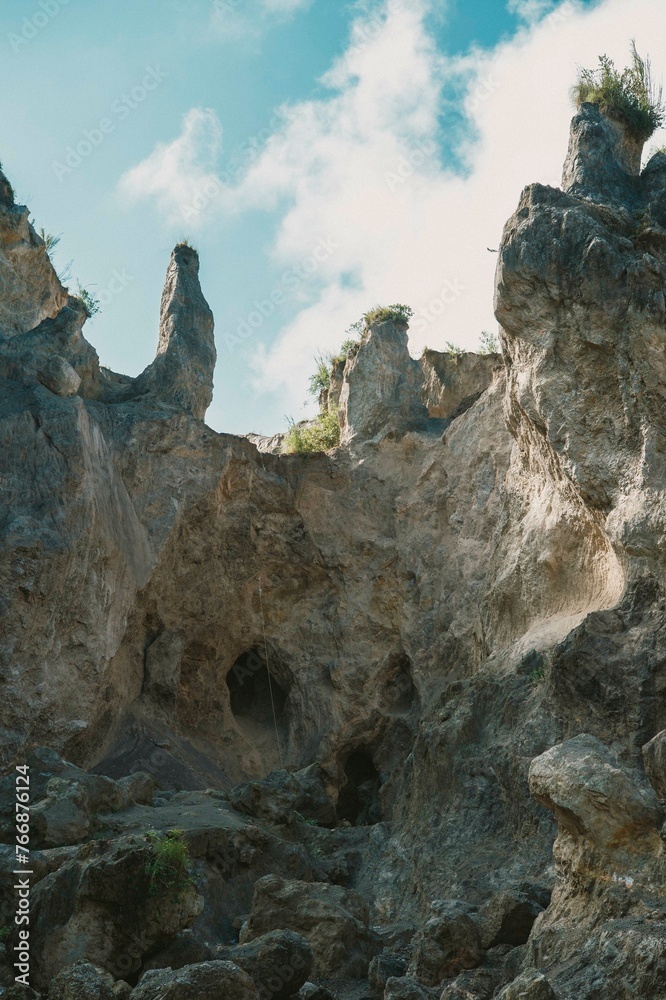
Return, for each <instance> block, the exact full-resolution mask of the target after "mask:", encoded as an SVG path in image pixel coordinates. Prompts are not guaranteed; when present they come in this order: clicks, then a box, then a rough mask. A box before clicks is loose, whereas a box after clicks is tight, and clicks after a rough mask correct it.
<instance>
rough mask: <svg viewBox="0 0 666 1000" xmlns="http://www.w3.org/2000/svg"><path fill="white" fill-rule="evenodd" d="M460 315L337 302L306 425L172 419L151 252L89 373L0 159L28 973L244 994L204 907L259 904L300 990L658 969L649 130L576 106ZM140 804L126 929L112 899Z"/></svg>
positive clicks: (209, 371) (199, 360)
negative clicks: (285, 437)
mask: <svg viewBox="0 0 666 1000" xmlns="http://www.w3.org/2000/svg"><path fill="white" fill-rule="evenodd" d="M495 308H496V315H497V319H498V321H499V323H500V338H501V345H502V355H501V357H500V356H477V355H467V356H464V357H460V358H453V357H451V356H450V355H446V354H439V353H438V352H435V351H427V352H425V354H424V356H423V358H422V359H421V361H420V362H417V361H415V360H413V359H412V358H411V357H410V356H409V352H408V333H407V329H406V328H405V326H404V325H401V324H397V323H393V322H384V323H377V324H374V325H373V326H372V327H371V328H370V329H367V330H366V331H365V333H364V335H363V337H362V339H361V343H360V346H359V348H358V351H356V352H355V353H354V354H353V356H352V357H350V358H348V359H347V361H346V363H345V365H344V367H343V366H338V368H337V369H336V371H335V372H334V379H333V382H332V384H331V389H330V391H329V393H328V394H326V398H325V400H324V404H325V405H326V406H327V407H329V406H337V407H338V414H339V420H340V426H341V432H342V445H341V446H340V447H339V448H337V449H334V450H332V451H330V452H328V453H326V454H315V455H302V454H300V455H299V454H296V455H284V456H283V455H281V454H280V436H279V435H277V436H276V437H274V438H271V439H262V438H258V437H256V436H252V435H251V436H248V437H247V438H239V437H234V436H231V435H226V434H219V433H216V432H214V431H212V430H211V429H210V428H208V427H206V425H205V424H204V422H203V417H204V415H205V411H206V407H207V405H208V403H209V402H210V398H211V392H212V375H213V367H214V363H215V348H214V341H213V330H212V316H211V314H210V310H209V309H208V306H207V305H206V302H205V300H204V298H203V295H202V292H201V289H200V286H199V281H198V259H197V256H196V253H195V252H194V251H193V250H192V249H191V248H189V247H187V246H183V245H180V246H178V247H176V248H175V250H174V252H173V254H172V257H171V261H170V263H169V267H168V272H167V281H166V286H165V291H164V296H163V299H162V307H161V325H160V338H159V343H158V349H157V356H156V359H155V361H154V362H153V363H152V364H151V365H150V366H149V367H148V368H147V369H146V371H145V372H144V373H143V374H142V375H140V376H138V377H137V378H135V379H131V378H128V377H126V376H122V375H117V374H115V373H113V372H109V371H108V370H106V369H103V368H101V367H100V366H99V363H98V360H97V355H96V352H95V351H94V348H93V347H92V346H91V345H90V344H89V343H88V341H87V340H86V339H85V337H84V336H83V332H82V329H83V325H84V323H85V321H86V318H87V316H86V312H85V308H84V306H83V304H82V303H81V302H80V301H79V300H77V299H76V298H75V297H73V296H71V295H68V294H67V292H66V290H65V289H63V288H62V286H61V285H60V283H59V282H58V280H57V277H56V275H55V274H54V272H53V270H52V268H51V266H50V263H49V261H48V257H47V255H46V251H45V247H44V246H43V244H42V242H41V241H40V239H39V237H38V236H37V235H36V233H35V232H34V230H32V229H31V227H30V226H29V224H28V221H27V210H26V209H24V208H22V207H21V206H17V205H15V203H14V199H13V195H12V192H11V187H10V186H9V184H8V182H7V181H6V179H5V178H4V177H0V379H2V404H1V406H0V490H1V491H2V508H1V511H2V514H1V516H2V519H3V520H2V524H1V525H0V581H1V587H0V594H1V598H0V614H1V616H2V619H1V620H2V639H1V645H0V654H1V658H0V676H1V677H2V684H3V687H2V694H3V697H2V709H1V710H0V725H1V726H2V729H1V733H0V735H1V741H0V742H1V747H2V755H3V760H4V762H5V763H6V764H7V765H9V764H12V763H13V762H14V761H17V760H23V759H25V757H26V756H27V754H28V753H29V752H30V751H31V750H32V749H33V748H34V747H44V746H45V745H48V746H50V747H52V748H53V750H55V751H58V752H59V753H62V754H63V755H64V756H65V757H67V759H68V760H70V761H72V762H73V763H72V764H66V763H65V762H64V761H62V760H61V758H59V757H58V756H57V754H55V753H54V752H53V751H46V750H43V749H42V750H39V751H38V752H37V756H36V757H35V758H34V759H35V761H36V764H35V767H36V768H37V769H38V773H39V780H37V781H36V784H35V788H34V796H33V798H34V808H35V814H36V816H37V817H38V832H39V837H40V842H39V845H38V846H39V850H36V851H35V861H34V863H35V871H36V873H37V874H36V885H35V888H34V890H33V892H34V898H35V900H36V904H37V909H36V928H37V933H38V934H39V935H40V936H41V937H40V940H43V941H44V942H45V943H44V948H43V957H42V958H41V959H40V962H41V965H40V966H39V969H40V972H39V977H40V978H39V982H38V985H39V987H40V988H41V989H44V990H46V988H47V986H48V981H49V979H51V978H53V977H56V976H62V979H61V980H59V982H63V983H66V982H69V981H70V980H71V981H72V982H74V981H78V980H77V976H79V978H81V976H82V975H83V974H82V973H80V971H79V972H76V973H70V972H68V971H67V970H68V969H71V967H72V966H74V963H75V962H76V961H78V960H83V961H86V962H88V963H90V964H91V965H93V966H99V967H100V968H101V970H102V971H101V972H99V975H101V976H103V975H107V974H110V975H111V977H112V979H115V980H116V982H115V984H114V985H113V987H112V988H113V990H114V991H116V992H115V993H114V995H118V996H120V995H123V996H124V995H126V992H127V990H129V989H130V988H132V989H133V991H134V992H133V994H132V995H133V996H135V997H137V998H146V1000H149V998H151V997H153V996H155V997H156V998H157V997H158V996H159V997H167V996H168V997H174V998H177V997H181V996H183V997H184V996H187V997H194V996H199V995H201V996H207V997H209V996H216V995H218V994H219V995H220V996H225V997H226V996H231V995H234V996H236V995H237V996H239V997H244V998H250V997H253V996H255V995H258V994H260V993H261V991H260V990H259V989H258V987H257V983H256V979H253V976H252V975H250V974H248V971H247V970H248V969H250V971H251V972H252V971H254V973H255V976H258V975H259V974H258V973H257V972H256V969H255V968H254V966H253V965H252V962H253V959H252V958H251V957H250V958H248V959H247V969H246V968H245V966H244V971H243V970H240V969H239V968H238V967H236V966H235V965H234V964H233V954H234V951H233V949H234V948H235V947H238V938H239V936H240V939H241V941H242V942H243V944H241V945H240V946H239V947H240V948H245V947H246V945H247V949H246V951H244V952H242V954H243V955H249V956H252V955H254V954H255V953H256V954H257V955H258V954H259V953H260V952H261V953H262V954H264V953H265V952H263V951H262V949H261V948H260V947H259V944H257V946H256V948H255V949H254V950H252V948H250V944H253V942H254V940H255V939H256V941H257V942H259V941H260V940H261V938H262V936H264V935H266V934H280V932H291V934H293V935H299V934H300V935H302V936H303V937H304V938H306V939H307V941H309V945H310V947H311V948H312V951H313V956H314V967H313V972H312V975H313V976H314V978H315V979H316V982H315V983H314V984H312V983H306V984H305V985H303V986H302V987H301V988H300V991H299V994H298V995H299V996H301V997H303V998H305V997H306V996H311V997H317V996H320V997H322V998H323V997H328V998H330V997H331V996H333V997H340V998H344V997H349V998H350V1000H351V998H352V997H354V998H356V997H358V998H360V996H361V992H359V990H360V991H362V990H363V989H365V988H366V987H365V986H364V985H363V984H364V983H367V982H368V976H370V980H369V982H370V986H368V987H367V988H368V989H372V990H374V991H375V993H374V995H376V996H381V995H382V993H383V995H384V997H385V1000H389V998H395V1000H399V998H418V1000H428V998H433V1000H439V998H440V997H468V998H469V997H474V998H479V1000H483V998H489V997H491V996H493V995H495V996H500V995H501V996H503V997H506V998H513V997H516V998H517V997H535V998H537V997H544V998H546V997H547V998H553V997H555V998H561V1000H598V998H599V997H601V996H603V997H606V996H608V997H613V998H615V997H617V998H622V1000H623V998H630V997H631V998H632V1000H635V998H637V997H641V998H651V997H655V998H657V997H663V996H664V995H666V944H665V942H666V908H665V900H666V888H665V885H664V875H665V871H664V861H663V834H662V822H663V808H664V794H665V790H666V770H665V767H666V765H665V764H664V760H665V754H664V741H665V736H664V733H665V732H666V666H665V664H666V639H665V636H666V596H665V594H664V583H663V581H664V569H665V565H664V563H665V559H666V555H665V552H666V550H665V547H664V537H665V536H666V531H665V529H666V504H665V497H664V490H665V488H666V461H665V454H664V453H665V449H666V420H665V418H664V413H665V412H666V407H665V403H666V398H665V397H666V388H665V387H666V353H665V349H666V156H664V155H663V154H661V153H658V154H656V155H655V156H654V157H652V159H651V160H650V162H649V163H648V164H647V165H646V166H645V167H644V168H643V170H642V171H641V170H640V150H636V149H634V148H633V147H632V144H631V142H630V141H629V140H628V139H627V137H626V136H625V135H624V134H623V132H622V129H621V128H620V127H619V126H618V125H617V123H614V122H611V121H609V120H607V119H605V118H604V117H603V116H602V115H601V114H600V112H599V110H598V109H597V108H596V107H595V106H593V105H583V106H582V107H581V109H580V111H579V112H578V113H577V114H576V116H575V118H574V120H573V123H572V131H571V140H570V146H569V151H568V154H567V160H566V164H565V169H564V177H563V186H562V189H555V188H549V187H544V186H543V185H539V184H535V185H530V186H529V187H527V188H526V189H525V190H524V191H523V193H522V195H521V196H520V200H519V204H518V208H517V210H516V212H515V214H514V215H513V216H512V217H511V219H509V221H508V222H507V224H506V227H505V230H504V234H503V237H502V241H501V245H500V251H499V258H498V268H497V282H496V301H495ZM49 753H51V756H49ZM58 762H60V763H58ZM75 765H76V766H75ZM84 771H86V772H89V773H88V774H87V775H86V776H85V777H83V776H82V775H83V772H84ZM131 775H135V777H133V778H130V776H131ZM269 775H270V777H269ZM95 776H97V777H98V778H104V777H106V778H107V779H108V781H109V782H110V784H108V785H105V784H104V782H103V781H102V783H101V784H100V783H99V782H98V783H95V781H94V780H93V779H94V777H95ZM8 780H9V783H8V784H7V783H6V782H5V783H4V784H3V785H2V786H1V788H0V795H2V796H3V798H2V802H0V806H1V807H2V808H1V809H0V816H1V818H2V828H3V839H4V840H5V842H6V843H7V844H8V845H9V844H11V831H10V829H9V827H10V826H11V824H10V823H9V818H10V812H11V809H12V808H13V805H12V800H11V794H10V793H11V779H8ZM123 782H124V784H123ZM153 789H154V790H153ZM114 796H115V798H114ZM5 800H6V801H5ZM111 802H115V806H112V805H111ZM94 803H97V805H95V804H94ZM113 808H116V812H113V811H111V810H112V809H113ZM151 828H154V829H156V830H158V831H159V830H162V831H166V830H169V829H173V828H178V829H180V830H182V831H183V836H184V838H185V841H186V843H187V847H188V850H189V855H190V859H191V862H192V866H193V872H194V875H193V877H195V883H193V884H192V886H191V887H190V889H189V890H188V892H187V893H185V894H184V895H182V896H181V897H179V899H178V900H177V901H176V902H174V903H173V904H172V905H171V906H170V907H167V911H166V912H167V916H168V920H167V921H166V924H165V925H160V923H159V920H158V919H157V915H156V912H155V911H154V908H151V907H152V903H151V902H150V899H148V900H147V901H146V902H145V908H144V910H142V911H141V913H143V915H144V919H143V922H141V920H140V919H139V916H140V913H139V910H138V909H137V910H136V912H135V913H134V914H133V917H132V920H133V921H134V923H132V922H131V921H130V922H129V923H128V922H127V921H126V920H125V921H124V920H122V919H121V918H120V916H119V910H118V907H119V906H120V901H119V899H118V898H117V891H119V890H118V889H117V887H118V886H121V885H123V884H126V886H127V891H128V892H129V887H130V885H131V884H136V885H138V884H140V880H141V878H142V876H141V871H142V870H143V867H145V858H146V855H148V856H149V855H150V841H149V840H148V841H147V840H146V838H145V834H146V831H147V830H149V829H151ZM91 837H94V838H96V839H95V840H91V839H90V838H91ZM36 847H37V845H36ZM2 850H3V851H4V850H5V849H4V848H3V849H2ZM7 850H9V847H8V848H7ZM10 862H11V858H10V856H9V854H8V855H7V856H5V854H4V853H1V852H0V865H2V868H3V870H4V871H8V870H10V869H8V867H7V866H8V865H9V864H10ZM121 876H122V877H121ZM123 879H124V880H125V882H124V883H123V881H122V880H123ZM114 886H115V887H116V889H114ZM114 893H116V895H114ZM2 899H3V904H2V905H3V907H4V912H6V913H8V912H9V911H8V910H7V909H6V907H7V905H8V903H7V897H6V895H4V896H3V897H2ZM137 921H138V923H137ZM164 927H166V930H165V929H164ZM79 940H82V941H83V942H84V945H83V950H81V948H78V950H77V947H78V946H76V944H75V942H77V941H79ZM280 940H281V941H282V938H281V939H280ZM290 940H291V939H290ZM253 947H254V945H253ZM280 947H282V945H281V946H280ZM305 947H307V946H305ZM287 952H289V949H287ZM216 954H217V955H220V956H222V959H223V958H224V956H225V955H230V956H232V957H231V961H230V962H227V961H226V960H222V959H221V960H220V961H218V962H217V963H216V960H215V955H216ZM238 954H240V952H238ZM168 956H172V959H171V960H172V961H174V962H175V963H176V964H178V963H179V962H180V961H181V959H183V961H184V965H182V967H179V968H177V969H172V968H171V967H170V966H169V967H162V965H161V963H163V962H167V961H168V960H169V959H168ZM173 956H176V957H173ZM177 956H180V958H178V957H177ZM211 956H212V958H211ZM258 961H259V960H258V959H257V962H258ZM155 963H160V964H155ZM291 971H292V973H293V971H294V970H293V969H292V970H291ZM88 974H90V976H92V977H93V978H94V975H97V974H98V973H89V970H88V972H86V975H88ZM68 977H69V978H68ZM126 979H127V981H126ZM278 979H279V981H280V982H281V983H282V986H280V987H278V991H279V990H282V992H283V993H284V990H285V989H286V988H287V987H285V985H284V984H285V982H286V983H291V982H293V983H294V984H296V983H297V982H302V977H301V978H299V977H298V976H296V977H295V978H293V979H290V978H289V976H286V978H285V976H284V975H281V976H279V977H278ZM4 981H5V980H2V982H3V983H4ZM105 982H106V980H105ZM58 988H60V987H58ZM109 988H111V987H109ZM294 988H296V986H295V985H294ZM502 991H503V992H502ZM261 995H263V994H261ZM363 995H365V994H363Z"/></svg>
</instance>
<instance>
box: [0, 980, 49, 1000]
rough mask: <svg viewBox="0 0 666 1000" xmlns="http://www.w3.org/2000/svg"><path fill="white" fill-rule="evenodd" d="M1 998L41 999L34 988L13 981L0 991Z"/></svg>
mask: <svg viewBox="0 0 666 1000" xmlns="http://www.w3.org/2000/svg"><path fill="white" fill-rule="evenodd" d="M0 996H1V997H2V1000H41V994H40V993H37V991H36V990H33V989H31V988H30V987H29V986H23V985H22V984H21V983H15V984H14V985H13V986H10V987H9V988H8V989H7V990H4V991H3V992H2V993H0Z"/></svg>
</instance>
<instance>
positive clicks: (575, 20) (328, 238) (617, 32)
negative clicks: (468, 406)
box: [0, 0, 666, 433]
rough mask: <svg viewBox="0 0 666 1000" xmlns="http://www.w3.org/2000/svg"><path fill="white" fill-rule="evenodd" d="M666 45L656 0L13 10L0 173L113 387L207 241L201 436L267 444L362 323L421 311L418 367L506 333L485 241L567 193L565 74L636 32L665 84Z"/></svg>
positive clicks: (59, 2) (282, 2)
mask: <svg viewBox="0 0 666 1000" xmlns="http://www.w3.org/2000/svg"><path fill="white" fill-rule="evenodd" d="M663 27H664V8H663V0H596V2H594V0H587V2H585V0H562V2H559V3H558V2H550V0H506V2H505V0H475V2H474V3H470V2H469V0H448V2H447V0H364V2H345V0H133V2H128V0H125V2H118V0H95V2H94V3H91V2H90V0H34V2H33V0H2V4H1V6H0V48H1V49H2V57H1V58H0V160H1V161H2V163H3V164H4V168H5V170H6V172H7V174H8V176H9V178H10V180H11V181H12V182H13V184H14V186H15V188H16V191H17V195H18V196H19V198H20V200H21V201H23V202H25V203H26V204H28V205H29V206H30V209H31V211H32V214H33V217H34V220H35V223H36V225H37V226H38V227H42V226H43V227H44V228H45V229H46V230H47V231H49V232H53V233H55V234H62V240H61V244H60V247H59V249H58V258H57V264H58V266H59V267H60V268H65V267H66V266H67V265H68V263H69V262H70V261H72V265H71V271H72V275H73V280H72V282H71V283H70V284H73V285H74V286H75V285H76V282H77V281H81V283H82V284H83V285H84V286H87V287H88V288H89V289H90V290H91V291H92V292H94V293H95V294H96V295H97V296H98V297H99V298H100V299H101V300H102V302H103V310H102V312H101V314H100V315H99V316H97V317H95V318H94V319H93V320H92V321H91V322H90V323H89V324H88V325H87V327H86V333H87V336H88V338H89V339H90V340H91V341H92V342H93V343H94V345H95V346H96V348H97V350H98V351H99V354H100V357H101V359H102V362H103V363H104V364H107V365H109V366H110V367H112V368H114V369H115V370H118V371H124V372H128V373H130V374H135V373H137V372H139V371H140V370H141V369H142V368H143V367H144V366H145V365H146V364H148V363H149V362H150V360H151V359H152V356H153V353H154V350H155V346H156V342H157V322H158V313H159V299H160V293H161V288H162V283H163V280H164V272H165V269H166V265H167V262H168V257H169V252H170V249H171V247H172V246H173V244H174V243H175V242H177V241H178V240H179V239H182V238H184V237H187V238H189V240H190V241H191V242H193V243H194V244H195V245H196V246H197V248H198V249H199V252H200V255H201V278H202V284H203V288H204V293H205V295H206V297H207V299H208V301H209V302H210V304H211V306H212V308H213V311H214V313H215V319H216V340H217V348H218V366H217V371H216V379H215V399H214V402H213V405H212V407H211V409H210V411H209V414H208V422H209V423H210V424H211V426H213V427H215V428H216V429H218V430H224V431H230V432H233V433H246V432H248V431H257V432H261V433H271V432H273V431H276V430H279V429H282V428H283V427H284V426H285V423H286V419H287V418H293V419H300V418H301V417H303V416H304V415H306V414H307V413H308V412H310V411H309V410H308V409H307V407H305V406H304V404H305V402H306V398H307V392H306V388H307V380H308V375H309V373H310V371H311V370H312V368H313V356H314V355H315V354H317V353H318V352H319V351H326V350H335V349H336V348H338V347H339V345H340V344H341V342H342V341H343V340H344V339H345V331H346V329H347V327H348V326H349V325H350V324H351V323H353V322H354V321H355V320H357V319H358V318H359V316H360V315H361V314H362V313H363V312H364V311H366V310H367V309H369V308H371V307H372V306H375V305H378V304H390V303H394V302H404V303H407V304H409V305H411V307H412V308H413V309H414V313H415V317H414V319H413V321H412V327H411V331H410V344H411V349H412V352H413V354H414V355H415V356H418V354H419V353H420V351H421V350H422V349H423V347H424V346H426V345H428V346H431V347H434V348H440V349H441V348H443V347H444V344H445V342H446V341H453V342H454V343H456V344H458V345H461V346H463V347H465V348H467V349H470V350H471V349H474V348H475V346H476V345H477V344H478V341H479V336H480V334H481V332H482V331H483V330H488V331H493V330H495V328H496V325H495V321H494V319H493V313H492V293H493V271H494V266H495V261H496V256H495V254H493V253H490V252H489V250H488V248H490V249H491V250H492V249H495V248H496V247H497V246H498V243H499V239H500V234H501V230H502V226H503V223H504V222H505V220H506V219H507V217H508V216H509V215H510V214H511V212H512V211H513V209H514V208H515V205H516V203H517V200H518V197H519V195H520V191H521V189H522V188H523V187H524V185H525V184H528V183H530V182H532V181H537V180H538V181H541V182H543V183H548V184H558V183H559V178H560V173H561V166H562V161H563V159H564V155H565V152H566V145H567V135H568V123H569V119H570V117H571V107H570V103H569V96H568V92H569V88H570V86H571V83H572V82H573V79H574V77H575V74H576V68H577V66H580V65H589V66H593V65H595V64H596V60H597V56H598V55H599V54H601V53H602V52H607V53H608V54H609V55H610V56H611V57H613V58H614V59H615V60H616V62H618V63H622V64H624V62H625V61H626V58H627V56H628V50H629V42H630V39H631V38H633V37H635V39H636V42H637V45H638V48H639V50H640V51H641V52H648V53H649V54H650V55H651V57H652V61H653V66H654V70H655V72H656V75H657V77H658V78H661V76H662V75H663V73H664V72H666V33H664V31H663ZM653 141H654V142H655V143H659V144H662V143H663V142H664V141H666V140H665V138H664V137H663V136H661V135H658V136H655V139H654V140H653Z"/></svg>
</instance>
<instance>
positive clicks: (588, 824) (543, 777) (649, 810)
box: [516, 734, 661, 943]
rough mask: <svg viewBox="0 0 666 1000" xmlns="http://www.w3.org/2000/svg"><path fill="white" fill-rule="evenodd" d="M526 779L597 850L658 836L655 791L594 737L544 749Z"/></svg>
mask: <svg viewBox="0 0 666 1000" xmlns="http://www.w3.org/2000/svg"><path fill="white" fill-rule="evenodd" d="M529 779H530V788H531V790H532V794H533V795H535V796H536V798H537V799H538V800H539V802H542V803H543V804H544V805H545V806H547V807H548V808H549V809H552V810H553V812H554V813H555V817H556V819H557V821H558V823H559V825H560V826H561V827H562V828H563V829H565V830H567V831H568V832H569V833H571V834H573V835H575V836H584V837H588V838H589V839H590V840H591V841H592V842H593V843H594V844H596V845H597V846H599V847H601V848H615V847H622V846H625V845H629V844H631V845H634V846H638V845H639V844H640V841H641V839H642V838H646V837H647V838H649V837H654V836H655V835H656V831H657V825H658V823H659V820H660V818H661V811H660V809H659V805H658V803H657V799H656V796H655V795H654V792H653V791H652V789H651V788H649V786H647V785H640V784H639V783H638V780H637V778H636V777H634V776H632V775H630V774H629V773H628V772H627V771H626V770H625V769H624V768H622V767H621V766H620V764H619V762H618V760H617V757H615V755H614V754H613V753H612V752H611V751H610V750H609V749H608V747H606V746H604V745H603V743H601V742H600V741H599V740H597V739H596V738H595V737H594V736H589V735H587V734H582V735H581V736H576V737H574V739H571V740H567V741H566V742H565V743H560V744H559V745H558V746H555V747H552V748H551V749H550V750H547V751H546V753H544V754H542V755H541V756H540V757H537V758H536V759H535V760H533V761H532V763H531V765H530V775H529ZM516 943H522V942H516Z"/></svg>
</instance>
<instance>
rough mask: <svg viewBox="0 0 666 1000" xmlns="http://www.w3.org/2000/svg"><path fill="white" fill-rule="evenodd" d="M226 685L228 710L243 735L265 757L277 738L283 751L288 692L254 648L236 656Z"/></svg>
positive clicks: (269, 754)
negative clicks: (229, 708) (229, 709)
mask: <svg viewBox="0 0 666 1000" xmlns="http://www.w3.org/2000/svg"><path fill="white" fill-rule="evenodd" d="M227 687H228V688H229V702H230V705H231V711H232V712H233V715H234V718H235V720H236V723H237V724H238V726H239V728H240V729H241V730H242V732H243V734H244V735H245V736H246V737H247V738H248V739H249V740H251V742H253V743H254V744H256V746H257V748H258V749H259V750H260V751H261V753H262V755H263V756H265V757H272V756H273V754H274V753H275V752H277V751H278V746H277V741H278V739H279V741H280V748H281V750H282V753H284V751H285V748H286V740H287V730H288V719H287V698H288V696H289V693H288V691H286V690H285V689H284V687H283V686H282V684H281V683H280V681H279V680H278V679H277V678H276V676H275V674H274V673H273V671H271V672H270V674H269V672H268V667H267V666H266V660H265V658H264V656H263V654H262V653H261V652H260V651H259V650H258V649H249V650H247V651H246V652H245V653H242V654H241V655H240V656H239V657H238V659H237V660H236V662H235V663H234V665H233V667H232V668H231V670H230V671H229V673H228V674H227ZM276 728H277V734H276Z"/></svg>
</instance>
